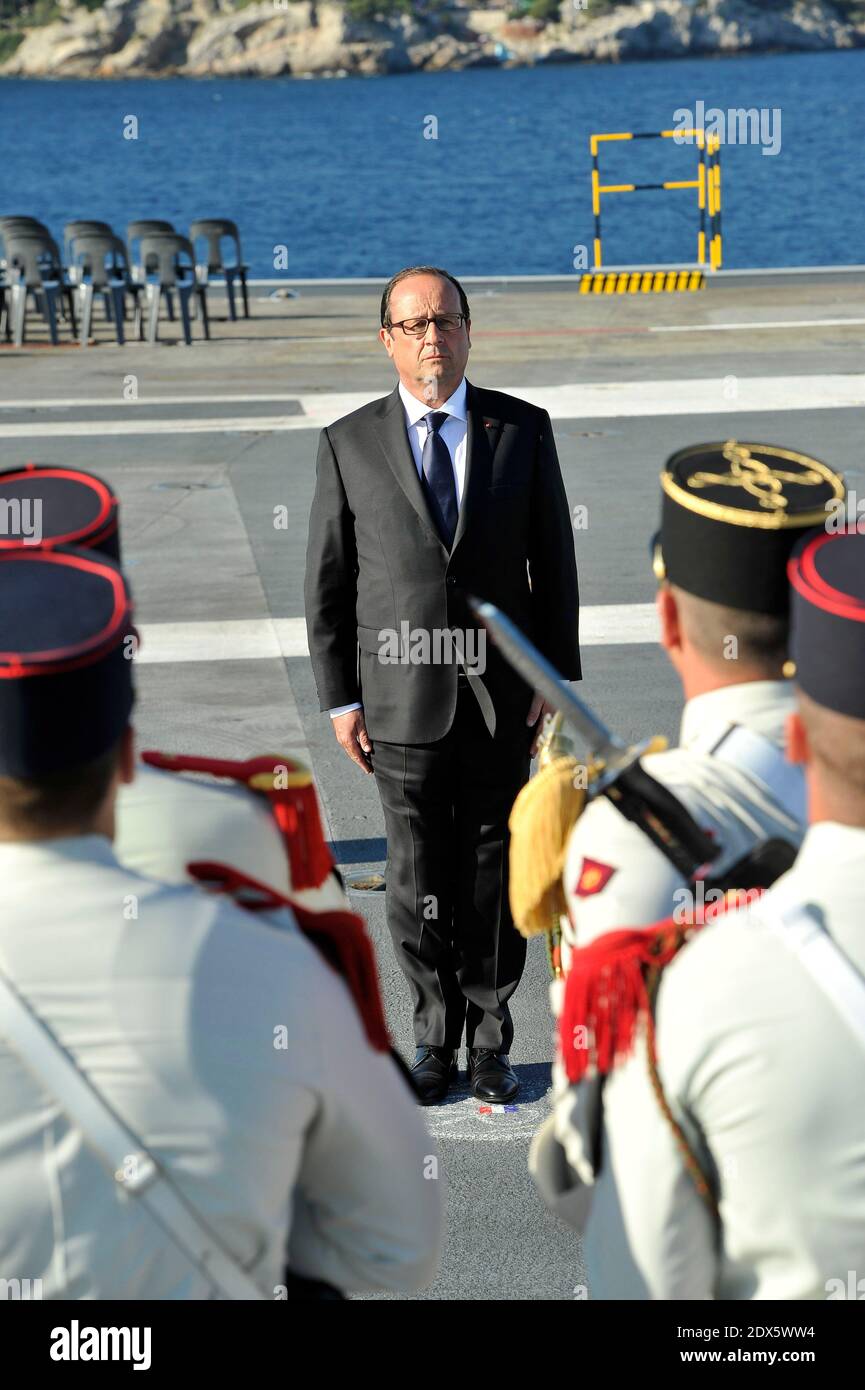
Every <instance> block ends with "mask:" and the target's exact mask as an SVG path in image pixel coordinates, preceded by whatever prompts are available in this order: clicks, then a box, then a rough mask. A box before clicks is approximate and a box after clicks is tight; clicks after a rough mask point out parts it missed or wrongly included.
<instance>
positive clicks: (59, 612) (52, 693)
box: [0, 546, 136, 777]
mask: <svg viewBox="0 0 865 1390" xmlns="http://www.w3.org/2000/svg"><path fill="white" fill-rule="evenodd" d="M135 636H136V634H135V628H134V627H133V624H132V600H131V597H130V594H129V590H128V588H127V584H126V580H125V579H124V577H123V574H122V573H121V571H120V568H119V566H118V565H116V564H114V562H113V561H111V560H109V559H107V558H106V557H105V556H104V555H100V554H96V553H94V552H93V551H92V550H85V549H81V548H74V547H70V546H62V547H58V548H56V549H49V550H44V549H29V548H25V547H20V546H19V547H18V548H17V549H8V550H0V776H6V777H40V776H43V775H44V774H46V773H49V772H56V771H60V770H63V769H67V768H73V767H76V766H78V765H80V764H82V763H87V762H90V761H92V760H93V759H95V758H98V757H100V755H101V754H103V753H106V752H107V751H108V750H109V749H110V748H111V747H112V746H113V745H114V744H115V743H116V742H117V740H118V739H119V738H120V735H121V734H122V733H123V730H124V729H125V728H126V726H127V724H128V723H129V716H130V714H131V711H132V705H133V702H134V698H135V697H134V691H133V685H132V654H133V648H134V641H135Z"/></svg>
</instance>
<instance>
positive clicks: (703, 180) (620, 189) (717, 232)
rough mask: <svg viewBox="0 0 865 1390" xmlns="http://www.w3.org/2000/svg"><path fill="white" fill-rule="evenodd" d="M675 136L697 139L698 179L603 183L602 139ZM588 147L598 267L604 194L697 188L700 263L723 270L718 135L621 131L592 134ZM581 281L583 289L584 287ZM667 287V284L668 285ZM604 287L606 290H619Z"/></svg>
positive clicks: (687, 131)
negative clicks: (601, 164)
mask: <svg viewBox="0 0 865 1390" xmlns="http://www.w3.org/2000/svg"><path fill="white" fill-rule="evenodd" d="M674 136H678V137H680V138H688V137H690V138H692V139H694V140H696V143H697V152H698V159H697V177H696V178H695V179H670V180H668V181H667V182H666V183H608V184H602V183H601V171H600V165H599V146H600V142H601V141H602V140H670V139H672V138H673V137H674ZM589 148H590V150H591V155H592V213H593V216H594V219H595V246H594V250H595V264H594V270H595V271H598V270H600V269H601V267H602V266H603V257H602V250H601V198H602V196H603V195H604V194H605V193H643V192H646V191H648V190H661V191H663V192H667V191H668V190H672V189H680V188H696V190H697V211H698V214H699V226H698V230H697V265H698V266H704V267H705V268H706V269H708V270H720V268H721V259H722V245H721V140H720V137H719V136H717V135H711V134H707V133H706V131H704V130H650V131H618V132H613V133H606V134H597V135H591V136H590V137H589ZM586 278H587V277H586V276H583V281H582V282H581V284H580V291H581V292H582V293H588V292H589V291H588V289H586V290H584V289H583V285H584V283H585V280H586ZM664 288H668V287H667V286H665V287H664ZM676 288H681V289H694V288H700V287H699V286H692V285H690V284H689V285H683V286H679V285H677V286H676ZM617 292H618V291H615V290H606V289H605V290H604V293H609V294H613V293H617Z"/></svg>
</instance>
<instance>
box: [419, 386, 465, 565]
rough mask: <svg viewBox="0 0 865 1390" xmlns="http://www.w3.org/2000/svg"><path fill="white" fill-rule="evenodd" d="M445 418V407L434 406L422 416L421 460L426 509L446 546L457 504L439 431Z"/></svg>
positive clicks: (451, 539)
mask: <svg viewBox="0 0 865 1390" xmlns="http://www.w3.org/2000/svg"><path fill="white" fill-rule="evenodd" d="M447 418H448V416H447V411H445V410H434V411H433V412H432V414H431V415H425V416H424V424H425V425H426V427H427V436H426V439H425V440H424V446H423V460H422V463H423V481H424V492H425V493H426V499H427V502H428V504H429V509H430V511H431V512H432V516H433V520H434V521H435V524H436V526H437V527H438V531H439V535H440V536H441V538H442V540H443V541H444V543H445V545H446V546H447V548H448V550H450V548H451V546H452V545H453V542H454V536H455V534H456V529H457V520H458V518H459V506H458V505H457V489H456V483H455V481H454V470H453V464H452V463H451V456H450V450H449V449H448V446H447V444H445V442H444V440H443V439H442V438H441V437H440V435H439V430H440V429H441V427H442V425H443V424H444V422H445V420H446V419H447Z"/></svg>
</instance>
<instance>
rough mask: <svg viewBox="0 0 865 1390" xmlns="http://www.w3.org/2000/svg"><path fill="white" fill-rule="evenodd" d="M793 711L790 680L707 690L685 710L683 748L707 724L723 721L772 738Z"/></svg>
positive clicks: (680, 735)
mask: <svg viewBox="0 0 865 1390" xmlns="http://www.w3.org/2000/svg"><path fill="white" fill-rule="evenodd" d="M793 708H794V697H793V687H792V685H791V683H790V682H789V681H784V680H781V681H743V682H742V684H741V685H724V686H721V687H720V689H718V690H707V691H705V692H704V693H703V694H702V695H695V696H694V697H693V699H691V700H688V701H687V703H686V705H685V708H684V709H683V710H682V723H681V726H680V729H679V746H680V747H681V748H687V747H688V744H689V743H691V742H693V741H694V740H695V739H696V738H697V737H698V736H699V735H700V734H701V733H702V731H703V729H704V728H705V727H706V725H707V724H712V723H721V722H722V721H726V722H727V723H730V724H744V725H745V726H746V728H753V729H754V731H755V733H764V734H766V735H767V737H771V733H770V729H771V730H775V729H778V730H780V729H781V728H782V727H783V721H784V718H785V716H786V714H787V713H788V712H789V711H790V710H792V709H793Z"/></svg>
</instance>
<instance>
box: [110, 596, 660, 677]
mask: <svg viewBox="0 0 865 1390" xmlns="http://www.w3.org/2000/svg"><path fill="white" fill-rule="evenodd" d="M140 633H141V646H140V649H139V652H138V656H137V657H136V660H137V661H138V662H140V663H142V664H146V665H174V664H175V663H178V662H181V661H262V660H267V659H271V660H276V659H277V658H279V657H295V656H309V645H308V642H307V637H306V622H305V620H304V619H303V618H239V619H231V620H229V621H227V622H199V623H143V624H142V625H141V628H140ZM657 637H658V630H657V623H656V617H655V606H654V604H652V603H612V604H595V605H592V606H589V607H587V608H581V609H580V643H581V645H582V646H584V647H602V646H610V645H617V644H627V645H631V644H633V643H637V642H643V643H650V642H656V641H657Z"/></svg>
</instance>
